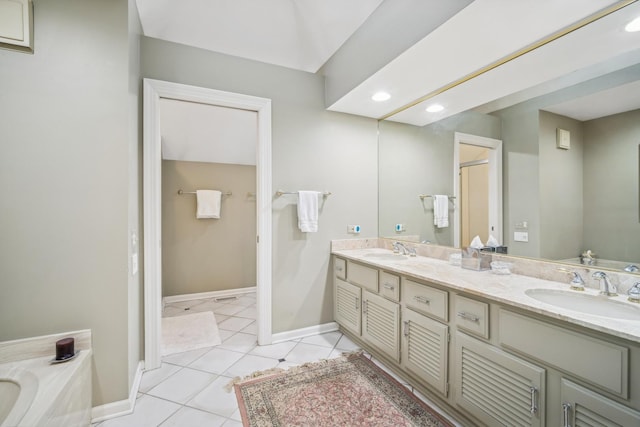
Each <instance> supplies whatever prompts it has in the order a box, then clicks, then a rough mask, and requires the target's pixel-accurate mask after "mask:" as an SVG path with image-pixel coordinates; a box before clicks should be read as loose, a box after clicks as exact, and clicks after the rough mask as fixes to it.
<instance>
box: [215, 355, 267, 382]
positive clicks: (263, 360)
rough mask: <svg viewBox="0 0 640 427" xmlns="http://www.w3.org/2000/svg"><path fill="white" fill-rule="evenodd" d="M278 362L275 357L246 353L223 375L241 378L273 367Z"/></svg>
mask: <svg viewBox="0 0 640 427" xmlns="http://www.w3.org/2000/svg"><path fill="white" fill-rule="evenodd" d="M278 363H279V362H278V361H277V360H276V359H271V358H268V357H262V356H254V355H252V354H248V355H246V356H244V357H242V358H241V359H240V360H238V361H237V362H236V363H234V364H233V365H231V367H229V369H227V370H226V371H225V373H224V375H225V376H227V377H232V378H233V377H240V378H243V377H245V376H247V375H249V374H251V373H253V372H256V371H264V370H267V369H271V368H275V367H276V366H277V365H278Z"/></svg>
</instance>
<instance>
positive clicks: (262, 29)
mask: <svg viewBox="0 0 640 427" xmlns="http://www.w3.org/2000/svg"><path fill="white" fill-rule="evenodd" d="M420 1H421V2H423V3H422V4H424V2H433V3H434V5H435V3H436V2H437V0H420ZM407 4H409V5H410V4H411V1H410V0H402V1H400V0H350V1H347V2H345V1H342V0H323V1H317V0H269V1H265V0H137V5H138V10H139V13H140V18H141V22H142V27H143V31H144V34H145V35H147V36H150V37H155V38H160V39H164V40H168V41H173V42H177V43H183V44H187V45H191V46H195V47H200V48H203V49H208V50H212V51H215V52H220V53H224V54H228V55H234V56H239V57H243V58H248V59H252V60H256V61H261V62H266V63H270V64H274V65H279V66H284V67H289V68H294V69H298V70H301V71H306V72H312V73H316V72H319V73H322V68H321V67H322V66H323V65H324V64H326V63H327V61H330V60H331V58H332V57H334V56H336V53H339V52H340V49H341V48H343V47H344V46H345V45H346V44H348V42H349V40H350V39H352V40H353V39H356V38H357V39H358V40H361V39H362V36H361V37H360V38H358V37H356V36H358V35H362V34H364V28H365V27H366V23H367V20H368V19H369V20H370V19H371V17H372V16H374V15H375V12H376V10H378V11H380V10H382V7H383V6H384V7H386V9H385V13H388V11H389V10H391V9H390V8H402V7H404V8H405V9H406V7H407ZM627 4H629V5H627ZM621 5H625V7H623V8H621V9H620V10H618V11H615V12H612V13H610V14H603V13H602V11H603V10H607V8H611V7H617V6H621ZM433 10H434V14H436V15H437V13H438V10H437V8H435V7H434V8H433ZM405 13H406V11H405ZM594 15H598V16H599V15H605V16H604V17H599V19H597V20H595V21H594V22H592V23H590V24H589V25H586V26H584V27H580V25H581V23H583V20H588V19H590V18H591V17H593V16H594ZM638 16H640V2H637V1H613V0H563V1H561V2H560V1H557V0H519V1H517V2H513V1H511V2H510V1H504V0H475V1H473V2H471V3H470V4H468V5H467V6H466V7H463V8H462V9H461V10H459V11H458V12H457V13H455V14H453V15H451V14H445V13H441V14H440V15H437V16H429V19H430V20H431V22H436V23H438V22H440V24H439V25H435V26H434V29H433V30H432V31H430V32H429V33H428V34H427V35H426V36H425V37H423V38H421V39H420V40H418V41H417V42H411V45H410V47H409V48H408V49H405V50H404V51H402V52H400V53H399V54H397V55H395V56H394V58H393V59H391V60H390V61H388V63H386V64H384V65H383V66H379V65H378V66H376V69H371V70H369V71H368V72H367V73H364V75H363V76H362V78H360V80H359V82H357V84H350V87H349V88H348V90H346V91H345V92H344V94H343V95H342V96H340V97H339V99H337V100H336V101H335V102H332V103H331V105H328V106H327V108H328V109H329V110H332V111H340V112H345V113H350V114H357V115H362V116H367V117H374V118H381V117H384V116H386V115H388V114H390V113H391V112H394V111H396V110H398V109H400V108H401V107H403V106H405V105H407V104H409V103H412V102H414V101H416V100H418V99H419V98H421V97H423V96H424V95H427V94H431V95H432V96H430V97H429V99H427V100H425V101H423V102H418V103H417V105H416V106H414V107H413V108H409V109H406V110H405V111H402V112H401V113H398V114H396V115H394V117H393V118H392V120H396V121H401V122H405V123H412V124H415V125H426V124H428V123H431V122H434V121H437V120H440V119H442V118H445V117H448V116H450V115H453V114H457V113H459V112H462V111H466V110H469V109H479V111H484V112H491V111H494V110H497V109H501V108H505V107H507V106H510V105H514V104H516V103H519V102H521V101H523V100H525V99H529V98H531V97H533V96H540V95H544V94H546V93H549V92H552V91H556V90H561V89H565V88H568V87H571V86H573V85H575V84H577V83H580V82H584V81H588V80H591V79H595V78H601V77H602V76H603V75H606V74H608V73H611V72H615V71H618V70H621V69H624V68H625V67H629V66H632V65H635V64H637V63H640V32H636V33H627V32H625V31H624V30H623V27H624V25H625V24H626V23H628V22H629V21H630V20H631V19H633V18H636V17H638ZM567 29H571V30H572V31H568V34H566V35H564V36H563V37H560V38H558V39H557V40H554V41H551V42H549V43H545V44H542V45H541V46H537V44H541V41H545V39H546V38H548V37H549V36H552V35H554V34H557V33H559V32H565V31H567ZM407 32H408V31H407ZM403 34H404V32H403V31H393V32H392V34H389V35H388V37H389V38H392V37H398V38H401V37H403ZM531 46H537V47H536V48H535V49H534V50H531V51H530V52H528V53H526V54H524V55H522V56H519V57H517V58H514V59H511V60H509V61H506V62H505V59H510V58H509V57H510V55H514V54H517V53H518V52H521V51H522V50H523V49H527V48H528V47H531ZM362 51H363V52H367V53H366V54H367V55H370V54H372V53H371V52H373V54H375V50H373V51H372V50H371V49H370V48H369V49H366V50H365V49H364V48H363V49H362ZM361 55H365V53H362V54H361ZM351 57H352V59H351V61H352V62H353V63H356V62H358V55H351ZM502 62H504V64H502V65H500V66H496V67H494V65H495V64H498V63H502ZM348 67H349V63H348V62H347V63H346V64H345V70H344V72H343V74H345V75H346V74H347V73H348ZM319 70H320V71H319ZM479 70H480V71H481V72H478V71H479ZM336 74H337V76H338V77H335V78H339V76H340V73H336ZM637 74H638V75H637V76H636V78H635V80H640V72H638V73H637ZM469 76H473V77H474V78H471V79H469ZM327 78H328V77H327ZM332 78H334V77H333V76H332ZM620 84H621V85H622V84H624V85H626V86H624V87H618V88H615V87H607V88H606V92H602V93H600V94H597V92H595V91H594V92H593V93H591V94H589V95H588V97H587V98H585V100H587V101H589V105H588V107H586V110H587V111H585V106H584V103H579V102H567V101H566V100H563V101H562V102H561V103H559V104H558V105H555V106H554V105H549V106H547V107H546V108H545V109H546V110H549V111H554V112H558V113H560V114H564V115H567V116H570V117H575V118H579V117H588V118H594V117H599V116H602V115H608V114H612V112H613V113H615V112H619V111H618V110H619V109H620V108H624V109H626V110H624V111H627V110H629V109H636V108H640V93H639V90H640V87H639V85H638V84H634V83H633V82H630V81H624V82H621V83H620ZM448 86H451V87H450V88H448V89H447V90H445V91H443V88H446V87H448ZM380 90H385V91H387V92H389V93H390V94H391V99H390V100H388V101H386V102H380V103H375V102H373V101H372V100H371V96H372V95H373V94H374V93H375V92H377V91H380ZM440 92H442V93H440ZM612 101H613V102H612ZM433 102H437V103H439V104H441V105H443V106H444V107H445V110H444V111H443V112H441V113H435V114H428V113H426V112H425V108H426V106H427V105H429V104H430V103H433ZM580 120H582V119H580Z"/></svg>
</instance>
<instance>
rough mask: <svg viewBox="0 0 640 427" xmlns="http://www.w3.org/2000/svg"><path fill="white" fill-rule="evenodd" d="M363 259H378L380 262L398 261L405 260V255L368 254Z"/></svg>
mask: <svg viewBox="0 0 640 427" xmlns="http://www.w3.org/2000/svg"><path fill="white" fill-rule="evenodd" d="M364 257H365V258H371V259H378V260H382V261H400V260H405V259H407V256H406V255H401V254H393V253H370V254H366V255H365V256H364Z"/></svg>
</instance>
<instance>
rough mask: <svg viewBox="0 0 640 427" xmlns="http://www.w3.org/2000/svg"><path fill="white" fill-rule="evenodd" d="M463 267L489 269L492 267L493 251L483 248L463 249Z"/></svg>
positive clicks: (478, 269) (479, 269)
mask: <svg viewBox="0 0 640 427" xmlns="http://www.w3.org/2000/svg"><path fill="white" fill-rule="evenodd" d="M460 265H461V266H462V268H466V269H469V270H477V271H481V270H489V269H490V268H491V252H485V251H483V250H482V249H475V248H464V249H463V250H462V261H461V264H460Z"/></svg>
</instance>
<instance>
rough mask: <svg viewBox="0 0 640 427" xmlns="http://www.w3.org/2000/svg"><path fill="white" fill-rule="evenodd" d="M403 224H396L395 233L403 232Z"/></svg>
mask: <svg viewBox="0 0 640 427" xmlns="http://www.w3.org/2000/svg"><path fill="white" fill-rule="evenodd" d="M405 230H406V229H405V228H404V224H396V232H398V233H399V232H401V231H405Z"/></svg>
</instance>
